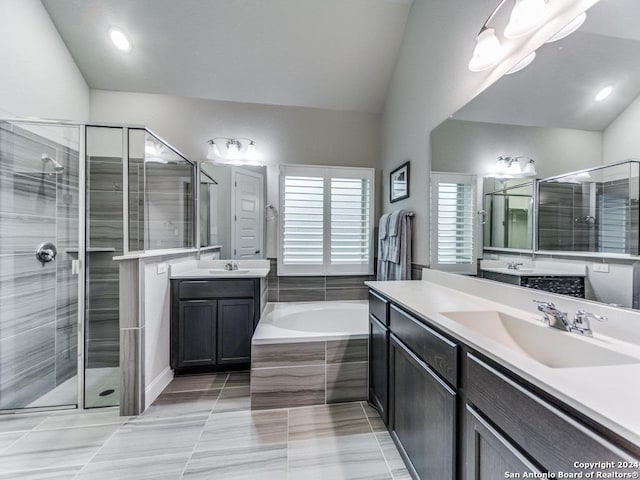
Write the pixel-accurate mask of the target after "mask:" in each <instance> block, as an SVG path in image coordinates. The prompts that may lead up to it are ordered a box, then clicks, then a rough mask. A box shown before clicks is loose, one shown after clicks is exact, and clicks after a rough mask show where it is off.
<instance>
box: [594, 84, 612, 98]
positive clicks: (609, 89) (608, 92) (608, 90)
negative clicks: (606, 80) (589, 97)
mask: <svg viewBox="0 0 640 480" xmlns="http://www.w3.org/2000/svg"><path fill="white" fill-rule="evenodd" d="M611 92H613V85H607V86H606V87H604V88H602V89H600V91H599V92H598V93H596V96H595V97H594V100H595V101H596V102H601V101H603V100H604V99H605V98H607V97H608V96H609V95H611Z"/></svg>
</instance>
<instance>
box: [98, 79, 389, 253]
mask: <svg viewBox="0 0 640 480" xmlns="http://www.w3.org/2000/svg"><path fill="white" fill-rule="evenodd" d="M91 120H92V121H96V122H124V123H134V124H143V125H146V126H147V127H149V128H150V129H151V130H153V131H154V132H155V133H157V134H158V135H160V136H161V137H164V138H165V139H166V140H167V141H169V142H170V143H172V144H173V145H174V146H175V147H177V148H178V149H179V150H181V151H182V152H183V153H184V154H185V155H186V156H187V158H189V159H191V160H204V159H205V155H206V152H207V143H206V142H207V140H208V139H210V138H212V137H216V136H223V137H248V138H251V139H253V140H255V142H256V145H257V146H258V148H259V150H260V152H261V154H262V156H263V161H264V162H265V163H266V164H267V199H266V200H267V202H271V203H272V204H273V205H278V164H282V163H298V164H309V165H349V166H354V167H373V166H375V165H376V164H377V163H378V162H379V158H380V116H379V115H376V114H369V113H357V112H340V111H333V110H320V109H314V108H302V107H282V106H273V105H258V104H248V103H234V102H221V101H214V100H202V99H194V98H182V97H174V96H167V95H150V94H141V93H126V92H108V91H104V90H92V91H91ZM267 227H268V225H267ZM266 237H267V256H269V257H275V256H276V252H277V248H276V247H277V244H276V231H275V229H274V228H267V232H266Z"/></svg>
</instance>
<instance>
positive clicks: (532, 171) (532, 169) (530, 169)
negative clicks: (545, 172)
mask: <svg viewBox="0 0 640 480" xmlns="http://www.w3.org/2000/svg"><path fill="white" fill-rule="evenodd" d="M522 173H524V174H525V175H526V176H527V177H535V176H536V175H537V172H536V165H535V162H534V161H533V160H529V163H527V164H526V165H525V166H524V170H523V171H522Z"/></svg>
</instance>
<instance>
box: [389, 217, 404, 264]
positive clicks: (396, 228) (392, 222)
mask: <svg viewBox="0 0 640 480" xmlns="http://www.w3.org/2000/svg"><path fill="white" fill-rule="evenodd" d="M405 213H408V212H405V210H396V211H395V212H392V213H391V216H390V217H389V230H388V237H389V239H388V242H387V244H388V247H387V251H386V257H385V258H383V260H387V261H389V262H391V263H400V248H401V241H400V235H399V234H400V232H401V229H402V222H403V220H404V218H405Z"/></svg>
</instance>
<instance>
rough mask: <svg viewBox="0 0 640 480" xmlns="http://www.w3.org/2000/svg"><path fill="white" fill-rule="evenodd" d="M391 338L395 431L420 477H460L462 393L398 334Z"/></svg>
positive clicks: (411, 467) (391, 409)
mask: <svg viewBox="0 0 640 480" xmlns="http://www.w3.org/2000/svg"><path fill="white" fill-rule="evenodd" d="M390 338H391V340H390V346H391V348H390V363H389V368H390V376H389V428H390V431H391V435H392V436H393V438H394V440H395V442H396V444H397V445H398V447H399V450H400V453H401V454H402V456H403V457H404V460H405V463H406V464H407V467H408V468H409V470H412V473H413V475H414V476H415V477H417V478H420V479H423V480H431V479H447V480H448V479H454V478H456V477H455V450H456V446H455V433H456V392H455V391H454V390H452V389H451V388H450V387H449V386H448V385H447V384H446V383H445V382H444V381H443V380H441V379H440V378H439V377H438V375H437V374H436V373H435V372H433V370H431V369H430V368H429V367H428V366H427V364H426V363H424V362H423V361H422V360H420V359H419V358H418V357H417V356H416V355H415V354H414V353H413V352H412V351H411V350H409V349H408V348H407V347H406V346H405V345H404V344H402V343H401V342H400V341H399V340H398V339H397V338H396V337H395V336H394V335H393V334H391V336H390ZM500 478H502V477H500Z"/></svg>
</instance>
